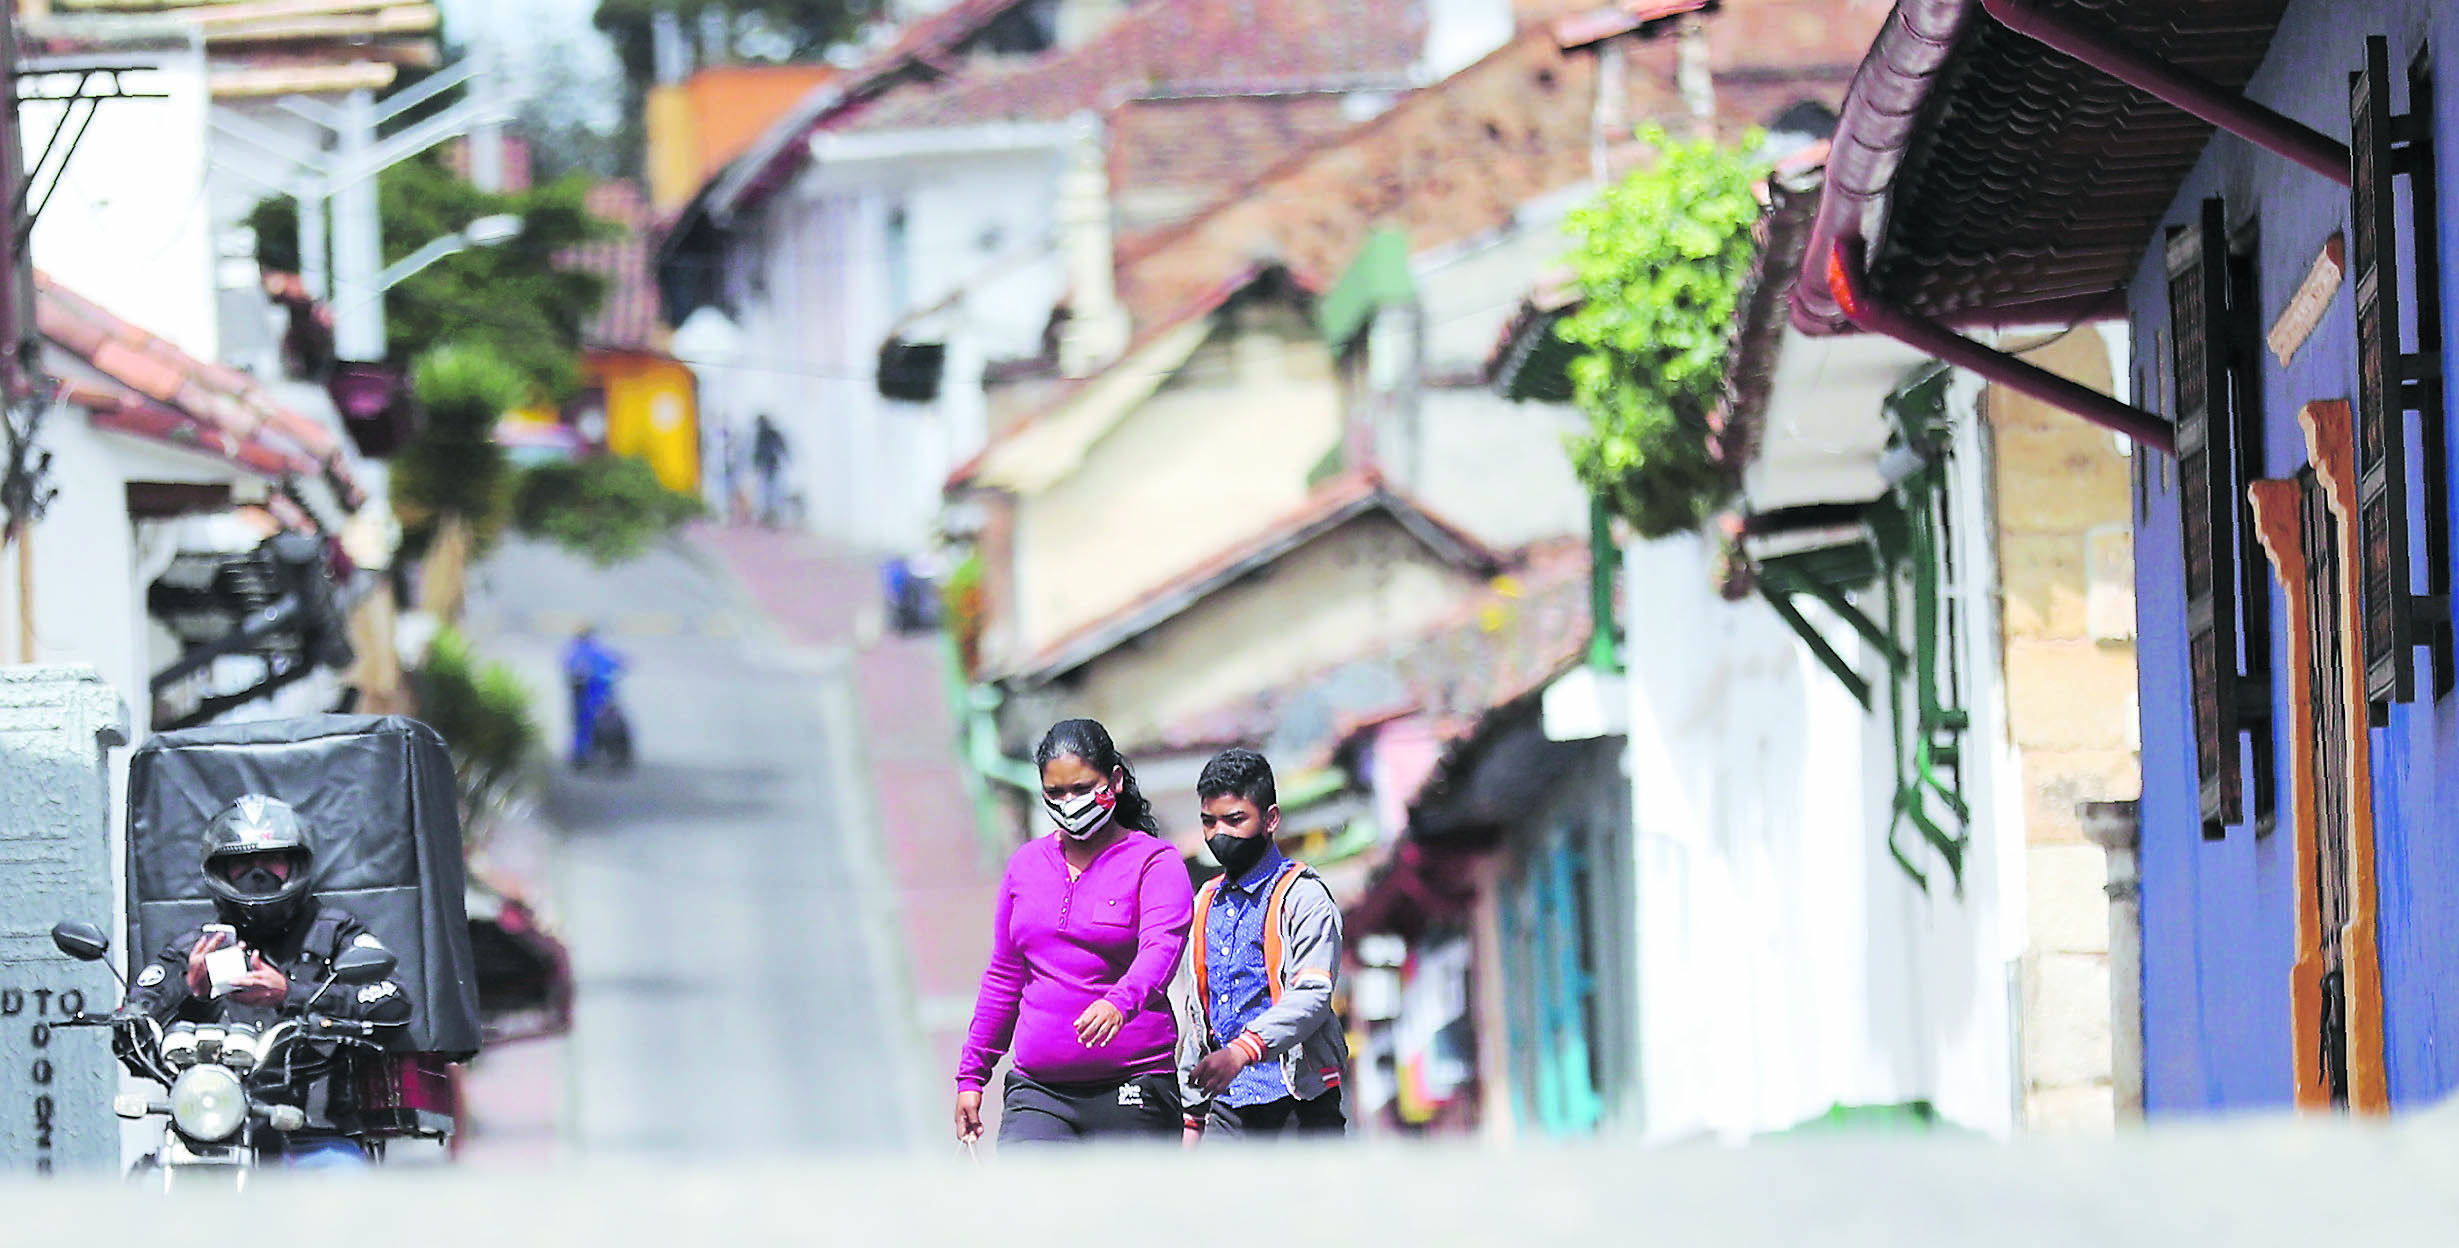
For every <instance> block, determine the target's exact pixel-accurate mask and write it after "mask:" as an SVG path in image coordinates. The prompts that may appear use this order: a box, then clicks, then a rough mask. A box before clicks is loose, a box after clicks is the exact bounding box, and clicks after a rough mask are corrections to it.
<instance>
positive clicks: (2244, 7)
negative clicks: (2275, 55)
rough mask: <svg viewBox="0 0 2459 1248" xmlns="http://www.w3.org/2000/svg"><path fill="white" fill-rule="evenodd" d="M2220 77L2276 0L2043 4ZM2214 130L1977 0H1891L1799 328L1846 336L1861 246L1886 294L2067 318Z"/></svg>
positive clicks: (2248, 67) (1931, 303) (2007, 314)
mask: <svg viewBox="0 0 2459 1248" xmlns="http://www.w3.org/2000/svg"><path fill="white" fill-rule="evenodd" d="M2037 7H2040V8H2043V9H2047V10H2050V11H2053V12H2055V13H2056V14H2058V15H2059V16H2061V17H2064V18H2067V19H2069V20H2071V21H2074V22H2076V23H2078V24H2084V25H2089V26H2092V27H2095V28H2097V29H2099V30H2101V31H2104V32H2107V34H2108V35H2109V37H2110V38H2111V39H2113V40H2115V41H2119V42H2122V43H2124V44H2126V45H2127V46H2130V47H2132V48H2134V49H2136V50H2138V51H2141V52H2144V53H2147V54H2149V55H2151V56H2153V57H2156V58H2158V59H2160V60H2163V61H2166V62H2169V63H2170V64H2172V65H2175V66H2177V67H2179V68H2182V69H2185V70H2187V71H2190V72H2191V73H2193V74H2195V75H2198V76H2200V77H2202V78H2206V79H2209V80H2210V81H2212V82H2213V83H2215V84H2217V85H2219V86H2221V87H2223V88H2226V89H2228V90H2231V91H2236V90H2241V89H2243V87H2244V86H2245V83H2246V81H2247V80H2248V79H2249V78H2251V77H2252V76H2253V74H2254V71H2255V69H2256V68H2257V67H2258V66H2260V65H2261V64H2262V61H2263V58H2264V55H2265V54H2266V53H2267V52H2268V51H2269V50H2270V46H2271V37H2272V34H2273V32H2274V31H2275V30H2276V29H2277V27H2278V24H2279V18H2280V14H2281V12H2282V10H2284V9H2285V8H2286V7H2287V0H2037ZM2211 134H2212V127H2211V126H2210V125H2209V124H2208V123H2205V122H2203V121H2201V120H2199V119H2197V118H2195V117H2193V116H2191V115H2189V114H2187V113H2185V112H2183V111H2181V110H2179V109H2177V108H2175V107H2173V106H2171V105H2169V104H2165V103H2162V102H2161V101H2159V100H2156V99H2154V98H2152V97H2151V96H2149V95H2147V94H2145V93H2143V92H2142V91H2139V90H2137V89H2135V88H2133V87H2130V86H2127V85H2126V84H2124V83H2122V82H2119V81H2118V80H2117V79H2115V78H2112V77H2110V76H2109V75H2107V74H2106V73H2104V72H2102V71H2100V70H2098V69H2095V68H2092V67H2091V66H2088V65H2085V64H2083V63H2082V62H2080V61H2078V60H2076V59H2074V58H2073V57H2070V56H2068V55H2066V54H2065V53H2062V52H2057V51H2054V50H2052V49H2050V48H2049V47H2047V46H2045V45H2043V44H2040V43H2037V42H2035V41H2033V40H2031V39H2029V38H2026V37H2024V36H2022V35H2018V34H2016V33H2014V32H2012V31H2010V30H2008V29H2007V28H2006V27H2004V26H2001V25H1999V24H1998V23H1997V22H1996V21H1994V20H1992V19H1991V18H1990V17H1989V15H1988V14H1986V13H1984V12H1983V11H1982V5H1981V0H1899V3H1898V4H1897V5H1896V8H1895V12H1894V13H1893V14H1892V15H1891V16H1890V17H1889V19H1888V21H1887V25H1886V27H1885V28H1884V29H1883V30H1882V31H1881V32H1880V33H1879V37H1878V39H1877V40H1876V41H1875V42H1874V43H1873V44H1872V45H1871V48H1870V52H1869V55H1868V56H1867V57H1866V58H1864V59H1863V61H1862V65H1861V70H1860V72H1859V73H1858V74H1856V75H1855V77H1854V79H1853V87H1852V91H1851V93H1850V94H1849V95H1848V96H1847V97H1846V100H1845V106H1844V114H1843V117H1842V119H1841V121H1840V122H1839V124H1838V126H1837V130H1836V136H1835V141H1834V150H1833V152H1832V153H1831V155H1830V157H1829V161H1828V189H1827V198H1826V201H1825V203H1824V204H1822V206H1821V208H1820V212H1819V218H1818V221H1817V224H1816V226H1815V227H1814V229H1813V230H1812V234H1811V240H1810V247H1809V249H1808V252H1807V254H1806V255H1805V256H1804V257H1803V261H1802V270H1801V275H1800V280H1799V281H1798V282H1797V283H1796V285H1795V287H1794V292H1793V301H1794V320H1795V323H1796V324H1798V325H1799V326H1800V327H1801V328H1802V329H1804V330H1805V331H1807V332H1810V333H1841V332H1849V329H1850V325H1849V323H1848V322H1847V321H1846V320H1845V318H1844V316H1843V314H1842V313H1841V312H1840V311H1839V309H1838V308H1837V306H1836V301H1835V298H1834V297H1833V295H1832V294H1831V293H1830V292H1829V288H1828V272H1827V265H1828V257H1829V255H1830V253H1831V252H1832V250H1833V249H1834V247H1835V245H1836V244H1837V243H1839V242H1844V241H1850V240H1860V241H1862V242H1864V243H1866V244H1868V246H1869V253H1870V275H1871V280H1872V281H1873V283H1874V284H1875V287H1876V289H1877V291H1878V293H1879V294H1880V295H1882V296H1883V297H1884V298H1886V299H1887V300H1888V301H1890V302H1892V303H1893V304H1894V305H1895V306H1897V307H1899V308H1901V309H1903V310H1905V311H1907V312H1910V313H1913V314H1914V315H1917V316H1924V317H1928V318H1931V319H1934V320H1938V321H1942V322H1945V323H1948V324H1956V325H2023V324H2035V325H2037V324H2044V323H2059V324H2064V323H2072V322H2075V321H2079V320H2087V319H2093V318H2097V317H2104V316H2113V315H2117V314H2119V313H2120V312H2122V311H2123V310H2124V299H2125V290H2126V283H2127V280H2128V279H2129V278H2130V277H2131V276H2133V273H2134V269H2135V264H2136V262H2137V261H2138V260H2139V259H2140V258H2141V257H2142V254H2143V249H2144V248H2145V247H2146V246H2148V245H2149V243H2150V241H2151V238H2152V235H2153V232H2154V231H2155V230H2156V229H2157V228H2158V226H2159V224H2160V220H2161V217H2162V214H2164V213H2165V212H2167V211H2168V207H2169V202H2170V200H2171V199H2172V198H2174V197H2175V195H2176V193H2177V187H2178V185H2179V184H2180V183H2181V182H2183V181H2184V180H2185V176H2186V174H2187V172H2188V171H2189V170H2191V169H2192V168H2193V167H2194V163H2195V161H2196V159H2197V158H2198V157H2200V155H2201V154H2202V151H2203V148H2204V146H2205V145H2206V144H2207V143H2208V142H2209V141H2210V139H2211Z"/></svg>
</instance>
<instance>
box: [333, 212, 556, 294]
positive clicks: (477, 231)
mask: <svg viewBox="0 0 2459 1248" xmlns="http://www.w3.org/2000/svg"><path fill="white" fill-rule="evenodd" d="M520 236H521V218H519V217H517V216H514V215H512V214H511V213H508V212H507V213H497V214H496V215H494V216H491V217H480V218H478V219H477V220H475V221H472V222H470V223H469V224H468V225H466V226H463V227H462V228H461V230H460V232H458V233H454V234H447V235H445V236H444V237H442V238H439V239H436V240H435V241H434V242H431V243H429V244H427V245H426V246H424V247H421V248H419V249H418V250H416V251H414V252H411V253H410V254H409V255H406V256H403V257H402V258H401V259H399V260H396V261H394V262H393V263H391V264H388V265H386V266H384V271H383V272H382V273H378V274H377V275H376V298H378V299H381V298H383V297H384V292H385V291H388V290H391V289H392V288H394V287H395V286H399V285H400V284H402V283H403V282H406V281H408V280H410V279H411V278H412V277H414V276H416V275H417V274H418V273H420V272H421V271H422V270H424V269H426V267H427V266H429V265H431V264H434V263H435V262H436V261H438V260H441V259H443V258H444V257H446V256H452V255H459V254H460V253H462V252H464V251H467V250H469V249H470V248H472V247H501V246H503V245H504V244H506V243H509V242H511V241H512V240H514V239H516V238H519V237H520ZM369 302H373V301H372V300H371V301H369ZM361 306H365V305H364V304H362V305H361Z"/></svg>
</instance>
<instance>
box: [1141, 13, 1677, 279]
mask: <svg viewBox="0 0 2459 1248" xmlns="http://www.w3.org/2000/svg"><path fill="white" fill-rule="evenodd" d="M1632 55H1633V56H1634V57H1635V58H1638V59H1640V60H1641V61H1642V62H1644V63H1647V67H1645V68H1635V69H1634V71H1633V72H1632V74H1631V75H1630V78H1631V80H1632V82H1633V84H1634V90H1635V91H1636V92H1639V93H1642V94H1641V101H1640V102H1641V103H1643V104H1645V103H1647V102H1649V101H1650V100H1652V99H1653V97H1654V96H1656V95H1662V96H1663V97H1664V98H1663V99H1655V100H1654V104H1655V106H1654V107H1647V108H1645V109H1644V110H1642V115H1655V114H1659V113H1663V112H1665V111H1668V110H1669V109H1670V108H1671V107H1673V106H1674V104H1675V103H1676V101H1674V100H1673V99H1672V95H1671V90H1672V89H1671V86H1670V83H1671V81H1672V75H1671V72H1670V70H1671V67H1672V63H1671V59H1670V58H1671V55H1672V51H1671V49H1670V48H1668V47H1665V46H1664V45H1654V44H1652V45H1641V47H1640V48H1638V49H1636V50H1635V51H1634V52H1633V53H1632ZM1660 60H1661V61H1663V62H1664V64H1663V65H1662V66H1656V65H1654V64H1653V61H1660ZM1596 63H1597V62H1596V58H1595V57H1594V56H1591V55H1586V54H1566V53H1565V52H1564V51H1563V49H1562V48H1561V47H1559V46H1558V45H1557V44H1556V42H1555V39H1554V36H1553V35H1552V34H1551V33H1550V32H1548V31H1545V30H1542V29H1538V30H1531V31H1527V32H1524V33H1522V34H1521V35H1520V36H1519V37H1518V38H1517V39H1515V40H1513V41H1512V42H1511V43H1509V44H1507V45H1505V46H1504V47H1503V48H1502V49H1501V50H1499V51H1497V52H1495V53H1493V54H1492V55H1490V56H1488V57H1486V58H1485V59H1484V60H1482V61H1480V62H1478V63H1477V64H1475V65H1472V66H1470V67H1468V68H1467V69H1464V70H1462V71H1460V72H1459V73H1457V74H1455V75H1453V76H1452V77H1451V78H1449V79H1446V80H1445V81H1444V82H1443V83H1441V84H1439V85H1437V86H1434V87H1428V88H1425V89H1422V90H1420V91H1417V92H1416V93H1414V94H1412V95H1410V96H1408V97H1407V98H1405V99H1403V100H1402V101H1401V102H1400V103H1399V104H1397V105H1395V106H1394V107H1393V108H1392V109H1391V110H1390V111H1388V112H1386V113H1384V114H1383V115H1382V116H1380V117H1378V118H1376V119H1374V120H1373V121H1370V122H1367V123H1365V124H1364V125H1361V126H1359V127H1357V128H1356V129H1354V130H1352V131H1350V132H1349V133H1348V134H1346V135H1344V136H1342V137H1341V138H1339V139H1337V140H1335V141H1333V142H1330V143H1327V144H1324V145H1322V146H1318V147H1316V148H1314V149H1312V150H1309V151H1305V152H1301V153H1299V154H1297V155H1295V156H1293V157H1291V158H1290V159H1288V160H1286V161H1284V162H1283V163H1281V164H1280V165H1278V166H1276V167H1275V168H1273V169H1271V170H1269V171H1267V172H1266V173H1264V174H1263V176H1262V177H1261V178H1260V179H1258V181H1257V182H1256V183H1255V184H1254V185H1253V186H1252V187H1251V188H1249V189H1248V190H1247V191H1246V192H1245V193H1244V194H1241V195H1238V196H1236V197H1234V198H1231V199H1229V200H1227V201H1225V202H1224V203H1222V204H1221V205H1220V206H1219V207H1217V208H1215V209H1213V210H1212V211H1210V212H1207V213H1205V214H1204V215H1203V216H1200V217H1198V218H1196V219H1195V220H1194V221H1191V222H1189V223H1188V224H1186V225H1185V226H1182V227H1180V228H1178V229H1175V230H1171V231H1168V232H1165V233H1163V234H1161V235H1159V236H1158V237H1156V238H1154V239H1153V240H1152V241H1151V242H1149V243H1147V244H1145V245H1144V246H1143V247H1141V248H1140V249H1139V250H1137V251H1134V252H1122V254H1121V256H1120V270H1119V290H1120V295H1121V297H1122V298H1123V299H1124V300H1125V301H1126V303H1127V305H1128V307H1129V309H1130V310H1131V311H1132V313H1133V314H1134V315H1135V317H1136V318H1137V321H1138V323H1139V324H1141V323H1144V322H1146V321H1148V320H1150V319H1152V318H1154V317H1157V316H1159V315H1162V314H1164V313H1166V311H1167V310H1168V309H1170V308H1173V307H1177V306H1181V305H1183V304H1185V303H1186V302H1187V301H1188V299H1189V298H1190V297H1191V296H1192V295H1193V294H1194V293H1195V292H1196V291H1199V290H1201V289H1203V288H1204V287H1207V286H1209V285H1211V284H1212V283H1214V282H1217V281H1219V280H1220V275H1221V274H1223V273H1225V272H1231V271H1235V270H1236V269H1237V268H1239V267H1241V266H1242V265H1245V264H1249V263H1252V262H1253V260H1254V258H1255V257H1257V256H1259V255H1261V256H1270V257H1272V258H1275V259H1277V260H1279V261H1281V262H1283V263H1285V264H1287V265H1289V266H1290V267H1291V268H1293V269H1295V270H1297V271H1300V272H1307V273H1318V274H1337V273H1339V272H1341V271H1342V270H1343V269H1344V268H1346V267H1347V265H1348V262H1349V260H1350V258H1351V257H1353V256H1354V255H1355V254H1356V253H1357V249H1358V247H1359V245H1360V244H1361V243H1362V242H1363V240H1364V239H1365V237H1366V234H1367V232H1368V231H1369V230H1371V229H1373V228H1374V227H1375V226H1376V225H1378V224H1385V223H1389V224H1394V225H1398V226H1400V227H1401V228H1402V229H1404V230H1406V231H1407V232H1408V235H1409V242H1410V245H1411V247H1412V248H1416V249H1424V248H1429V247H1439V246H1442V245H1445V244H1447V243H1452V242H1457V241H1460V240H1462V239H1466V238H1469V237H1473V236H1474V235H1476V234H1479V233H1482V232H1484V231H1486V230H1491V229H1494V228H1497V227H1499V226H1501V225H1504V224H1506V223H1508V222H1509V221H1510V220H1511V219H1512V216H1513V214H1514V213H1515V212H1517V211H1518V209H1519V208H1520V206H1521V205H1523V204H1526V203H1528V202H1529V201H1530V200H1533V199H1536V198H1538V197H1540V196H1542V195H1545V194H1547V193H1549V192H1552V191H1556V190H1560V189H1562V188H1564V187H1567V186H1571V185H1573V184H1575V183H1577V182H1580V181H1582V180H1584V179H1586V178H1587V177H1588V176H1589V175H1590V172H1591V167H1590V144H1589V137H1590V126H1591V120H1592V117H1593V110H1592V108H1591V107H1590V101H1591V98H1592V97H1593V95H1594V94H1595V83H1596ZM1659 69H1662V70H1664V71H1666V72H1663V73H1659V72H1657V71H1658V70H1659Z"/></svg>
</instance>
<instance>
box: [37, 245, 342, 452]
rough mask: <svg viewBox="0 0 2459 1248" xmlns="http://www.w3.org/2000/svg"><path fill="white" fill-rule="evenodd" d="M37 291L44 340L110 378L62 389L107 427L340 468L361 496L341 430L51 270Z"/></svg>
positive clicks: (75, 381) (197, 447)
mask: <svg viewBox="0 0 2459 1248" xmlns="http://www.w3.org/2000/svg"><path fill="white" fill-rule="evenodd" d="M34 288H35V303H34V313H35V323H36V325H37V326H38V327H39V328H40V330H41V331H42V335H43V337H45V338H48V339H50V340H51V341H52V342H54V343H56V344H58V345H59V346H60V347H61V348H62V349H63V350H66V351H68V352H69V353H70V354H72V355H74V356H76V357H77V358H78V359H80V360H83V361H84V362H85V363H86V364H87V365H89V366H91V367H92V369H93V370H94V372H95V373H97V374H99V375H100V378H101V380H96V379H93V378H82V377H72V378H69V379H67V381H66V382H65V384H64V386H63V388H62V397H63V398H64V399H65V400H66V401H68V402H70V403H73V404H75V405H77V406H79V407H83V408H85V409H87V410H88V411H89V412H91V413H92V419H93V420H94V422H95V423H96V424H97V425H99V426H101V427H103V428H107V429H113V430H116V431H118V432H122V433H129V434H134V435H136V436H139V437H145V438H150V439H153V440H156V441H161V442H167V443H170V444H172V445H174V446H178V447H181V448H182V449H186V450H192V451H197V452H201V453H204V454H209V455H218V456H221V457H222V458H225V459H228V460H231V461H232V462H234V463H237V464H239V465H240V466H242V467H244V468H246V469H247V470H248V471H250V472H253V473H256V474H258V475H260V476H264V477H270V478H274V479H280V478H283V477H288V476H292V475H298V476H303V477H311V478H312V477H316V476H320V475H323V474H325V473H327V472H330V473H331V474H332V476H333V479H334V481H335V482H336V484H337V485H338V486H339V487H340V488H341V489H342V491H343V493H345V494H352V493H355V491H356V487H355V485H354V484H353V483H352V481H351V478H350V471H349V466H348V463H347V461H346V459H345V458H344V456H343V453H342V446H341V441H340V439H339V438H338V437H337V436H336V435H335V434H334V432H333V431H332V430H330V429H328V428H326V427H325V426H324V425H322V424H319V423H317V422H316V421H315V420H313V419H311V418H309V417H307V416H305V415H302V414H301V413H299V412H297V411H294V410H292V409H291V408H289V407H286V406H284V405H283V404H281V403H279V402H277V401H275V400H274V398H273V397H272V395H271V394H269V393H267V392H266V390H265V388H264V387H263V386H261V385H259V384H258V383H257V381H256V379H255V378H253V377H250V376H249V375H247V374H246V373H243V372H240V371H239V370H237V369H234V368H228V367H225V366H223V365H220V364H215V363H211V362H208V361H205V360H200V359H197V358H196V357H194V356H192V355H189V354H188V353H187V352H185V351H182V350H180V349H179V348H178V347H176V346H174V345H172V344H171V343H170V342H168V341H166V340H164V339H162V338H160V337H158V336H156V335H155V334H153V333H151V332H148V331H147V330H144V329H141V328H139V327H138V326H136V325H134V324H131V323H130V322H128V321H126V320H123V319H121V318H120V317H118V316H115V315H113V314H112V313H110V312H109V311H106V310H105V309H103V308H102V307H101V306H100V305H98V304H96V303H94V302H93V301H92V300H89V299H87V298H85V297H83V296H81V295H78V294H76V293H75V292H73V291H70V290H68V289H66V288H64V287H62V286H61V285H59V283H57V282H55V281H53V280H52V279H51V278H50V276H49V275H48V274H41V273H38V274H36V275H35V279H34Z"/></svg>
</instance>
